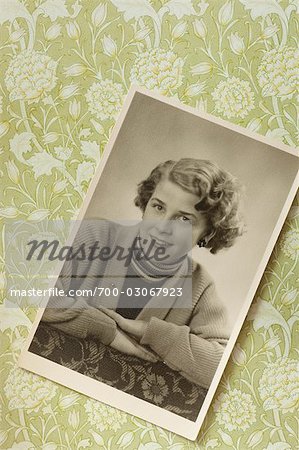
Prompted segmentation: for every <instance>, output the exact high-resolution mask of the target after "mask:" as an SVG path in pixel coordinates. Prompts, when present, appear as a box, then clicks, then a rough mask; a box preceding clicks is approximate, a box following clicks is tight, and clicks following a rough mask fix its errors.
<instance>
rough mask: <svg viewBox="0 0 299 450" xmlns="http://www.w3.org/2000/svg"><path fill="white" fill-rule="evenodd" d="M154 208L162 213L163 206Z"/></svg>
mask: <svg viewBox="0 0 299 450" xmlns="http://www.w3.org/2000/svg"><path fill="white" fill-rule="evenodd" d="M153 208H154V209H156V210H157V211H162V209H163V206H161V205H153Z"/></svg>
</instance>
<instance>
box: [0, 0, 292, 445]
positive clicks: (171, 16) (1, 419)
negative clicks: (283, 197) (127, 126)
mask: <svg viewBox="0 0 299 450" xmlns="http://www.w3.org/2000/svg"><path fill="white" fill-rule="evenodd" d="M298 12H299V4H298V1H297V0H259V1H257V0H234V1H233V0H227V1H213V0H209V1H208V0H207V1H205V0H199V1H198V0H196V1H192V0H161V1H156V0H151V1H150V0H133V1H132V0H110V1H105V0H103V1H99V0H97V1H95V0H90V1H88V2H87V1H85V2H84V1H82V0H76V1H71V0H0V36H1V43H0V55H1V58H0V64H1V72H0V73H1V79H0V136H1V144H0V150H1V155H0V157H1V166H0V167H1V169H0V170H1V180H2V181H1V199H0V222H1V243H2V244H3V242H4V239H3V233H4V229H5V220H6V219H11V218H12V219H19V218H20V219H27V220H28V221H31V222H38V221H41V220H43V219H45V218H47V217H48V218H50V219H56V218H64V219H67V218H71V217H73V216H74V215H75V214H76V212H77V211H78V209H79V208H80V205H81V203H82V200H83V199H84V196H85V193H86V191H87V188H88V185H89V182H90V180H91V178H92V176H93V174H94V172H95V169H96V166H97V164H98V162H99V160H100V158H101V155H102V154H103V152H104V149H105V145H106V143H107V140H108V138H109V134H110V131H111V129H112V127H113V125H114V123H115V120H116V117H117V114H118V113H119V111H120V109H121V106H122V103H123V100H124V97H125V94H126V92H127V91H128V89H129V87H130V84H131V83H135V84H138V85H141V86H145V87H147V88H149V89H153V90H157V91H159V92H161V93H162V94H164V95H167V96H171V97H176V98H177V99H179V100H180V101H181V102H182V103H185V104H188V105H190V106H193V107H194V108H197V109H199V110H204V111H208V112H209V113H211V114H214V115H216V116H220V117H222V118H224V119H226V120H229V121H231V122H233V123H236V124H239V125H241V126H243V127H246V128H248V129H250V130H253V131H255V132H257V133H260V134H262V135H266V136H269V137H271V138H274V139H277V140H282V141H283V142H284V143H286V144H287V145H292V146H296V145H298V137H299V136H298V85H299V50H298V25H299V24H298V15H297V13H298ZM298 200H299V199H298V198H297V199H295V201H294V203H293V206H292V208H291V210H290V213H289V215H288V218H287V220H286V222H285V225H284V228H283V230H282V233H281V236H280V238H279V240H278V242H277V244H276V246H275V249H274V251H273V254H272V256H271V260H270V261H269V264H268V266H267V269H266V271H265V273H264V275H263V278H262V281H261V283H260V286H259V289H258V291H257V293H256V296H255V300H254V303H253V305H252V307H251V309H250V312H249V315H248V317H247V320H246V322H245V324H244V326H243V329H242V332H241V334H240V336H239V338H238V341H237V344H236V346H235V349H234V351H233V354H232V357H231V360H230V363H229V365H228V367H227V369H226V371H225V373H224V375H223V377H222V381H221V384H220V386H219V389H218V391H217V393H216V395H215V398H214V401H213V403H212V405H211V407H210V410H209V413H208V415H207V418H206V420H205V422H204V425H203V427H202V429H201V432H200V434H199V437H198V439H197V441H196V442H194V443H193V442H191V441H187V440H186V439H184V438H181V437H179V436H177V435H175V434H172V433H170V432H167V431H165V430H163V429H161V428H159V427H157V426H153V425H151V424H150V423H146V422H144V421H142V420H141V419H138V418H135V417H132V416H130V415H127V414H125V413H123V412H120V411H118V410H115V409H113V408H111V407H109V406H106V405H104V404H101V403H99V402H96V401H94V400H91V399H88V398H86V397H84V396H83V395H79V394H77V393H74V392H72V391H70V390H68V389H66V388H63V387H61V386H58V385H56V384H54V383H52V382H50V381H48V380H45V379H42V378H40V377H38V376H36V375H33V374H31V373H29V372H26V371H24V370H21V369H19V368H17V367H16V362H17V358H18V354H19V352H20V349H21V348H22V345H23V344H24V339H25V337H26V335H27V334H28V332H29V329H30V325H31V322H32V321H33V319H34V316H35V311H34V309H33V308H27V309H26V308H24V310H20V309H13V310H12V309H9V308H6V307H5V299H4V297H5V287H6V282H7V281H6V280H7V276H8V274H7V273H6V272H5V248H3V249H2V250H3V253H2V255H3V256H2V257H1V258H0V265H1V267H0V285H1V288H2V291H1V292H2V304H1V305H0V308H1V322H0V332H1V357H0V360H1V364H0V367H1V369H0V372H1V377H0V380H1V397H0V398H1V406H0V448H1V449H20V450H24V449H25V450H29V449H42V450H56V449H64V448H66V449H81V448H83V449H84V448H90V449H99V448H100V449H106V450H111V449H116V448H122V449H125V448H127V449H137V450H160V449H167V450H181V449H214V448H215V449H226V448H228V449H229V448H231V449H235V450H237V449H242V450H243V449H245V448H246V449H262V450H291V449H294V448H295V446H296V444H297V440H296V432H297V431H296V430H298V428H297V426H298V424H297V423H296V415H295V414H294V413H295V411H296V408H298V391H299V389H298V387H299V386H298V383H299V380H298V367H297V361H298V354H297V353H298V350H297V348H298V332H296V321H297V319H298V301H297V300H298V292H299V287H298V272H296V270H297V268H298V264H297V263H298V257H299V207H298ZM2 247H3V245H2Z"/></svg>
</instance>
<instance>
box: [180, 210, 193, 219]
mask: <svg viewBox="0 0 299 450" xmlns="http://www.w3.org/2000/svg"><path fill="white" fill-rule="evenodd" d="M179 213H181V214H183V215H185V216H192V217H194V218H195V219H196V218H197V217H196V215H195V214H193V213H191V212H187V211H179Z"/></svg>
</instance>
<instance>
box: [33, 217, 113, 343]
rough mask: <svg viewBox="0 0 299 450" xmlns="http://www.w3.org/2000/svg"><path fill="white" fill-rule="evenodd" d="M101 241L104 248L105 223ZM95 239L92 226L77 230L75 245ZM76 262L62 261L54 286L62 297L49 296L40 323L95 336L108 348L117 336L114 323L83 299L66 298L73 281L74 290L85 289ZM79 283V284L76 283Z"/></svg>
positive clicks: (68, 332)
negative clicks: (78, 275)
mask: <svg viewBox="0 0 299 450" xmlns="http://www.w3.org/2000/svg"><path fill="white" fill-rule="evenodd" d="M100 232H101V234H100V233H99V232H98V234H100V237H101V241H102V242H103V243H104V244H105V245H107V242H109V234H108V233H109V231H108V229H107V223H104V224H103V226H102V227H101V230H100ZM93 240H97V239H96V238H95V231H94V230H93V229H92V228H91V227H88V226H87V227H86V228H84V229H83V230H81V229H80V230H79V232H78V234H77V236H76V242H77V244H78V245H81V244H82V243H85V244H90V243H92V242H93ZM78 272H79V269H78V264H77V261H76V260H69V261H65V263H64V265H63V268H62V271H61V273H60V275H59V277H58V279H57V282H56V285H55V287H57V289H58V290H63V291H64V292H65V293H66V295H64V296H63V297H59V296H52V297H50V299H49V302H48V304H47V306H46V308H45V311H44V314H43V316H42V318H41V321H43V322H46V323H48V324H49V325H51V326H52V327H54V328H56V329H58V330H61V331H63V332H65V333H67V334H70V335H72V336H75V337H78V338H86V337H95V338H97V339H99V340H100V341H101V342H102V343H103V344H106V345H109V344H110V343H111V342H112V341H113V339H114V337H115V334H116V328H117V326H116V322H115V321H114V320H113V319H112V318H111V317H109V316H107V314H105V313H104V312H102V311H101V310H100V309H98V308H96V307H92V306H91V305H90V304H89V303H88V301H86V300H85V298H83V297H70V296H68V295H67V293H68V291H69V289H70V288H71V287H72V283H73V282H74V281H75V284H76V289H78V288H80V287H84V277H79V278H76V275H77V274H78ZM78 280H82V281H80V283H78Z"/></svg>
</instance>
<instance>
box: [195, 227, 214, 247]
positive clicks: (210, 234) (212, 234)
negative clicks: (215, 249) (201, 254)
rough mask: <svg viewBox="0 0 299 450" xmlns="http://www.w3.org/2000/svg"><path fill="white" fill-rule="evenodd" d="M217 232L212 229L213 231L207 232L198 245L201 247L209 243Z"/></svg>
mask: <svg viewBox="0 0 299 450" xmlns="http://www.w3.org/2000/svg"><path fill="white" fill-rule="evenodd" d="M215 234H216V231H212V232H211V233H209V234H206V235H205V236H203V237H202V238H201V239H200V240H199V241H198V242H197V245H198V246H199V247H206V246H207V245H208V243H209V241H210V240H211V239H212V238H213V237H214V236H215Z"/></svg>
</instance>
